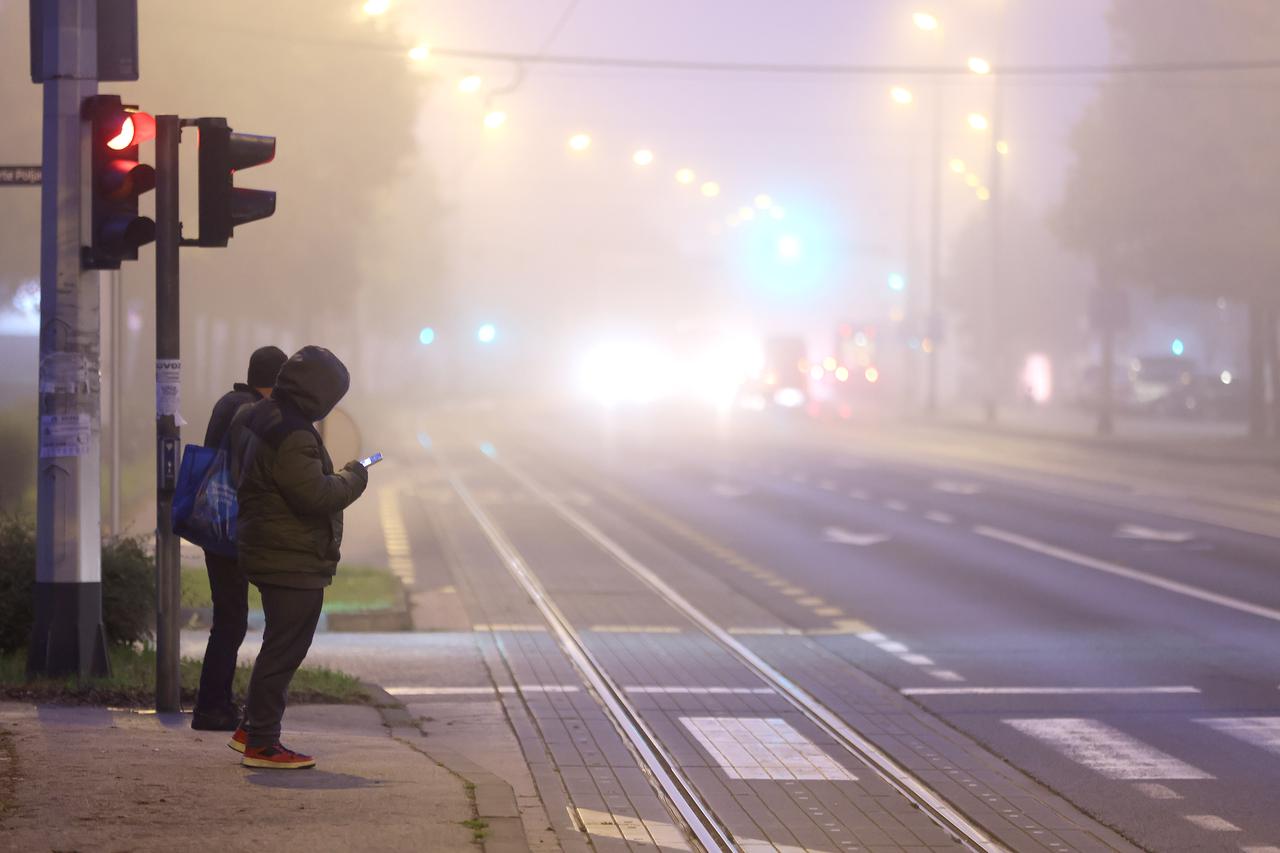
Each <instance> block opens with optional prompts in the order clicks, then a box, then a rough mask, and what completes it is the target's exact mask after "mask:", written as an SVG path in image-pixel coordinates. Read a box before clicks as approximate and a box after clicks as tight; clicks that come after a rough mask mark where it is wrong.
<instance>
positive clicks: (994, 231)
mask: <svg viewBox="0 0 1280 853" xmlns="http://www.w3.org/2000/svg"><path fill="white" fill-rule="evenodd" d="M1003 113H1004V86H1003V84H1002V78H1001V77H1000V76H999V75H996V79H995V97H994V105H993V109H992V112H991V151H990V153H989V155H988V157H989V161H988V162H989V169H990V171H991V185H990V187H988V189H989V191H990V193H991V198H990V204H991V209H990V210H989V211H988V212H987V213H988V217H987V224H988V228H989V231H988V234H987V236H988V246H989V251H990V257H991V278H990V280H989V281H988V282H987V288H986V291H987V299H986V302H987V310H986V311H985V312H984V313H985V314H986V317H987V323H986V326H987V328H986V333H985V335H984V337H985V338H986V339H987V343H986V347H985V349H986V370H985V371H984V372H985V373H986V375H987V381H986V383H985V388H986V400H985V401H984V403H985V405H984V406H983V408H984V410H985V414H986V420H987V423H989V424H994V423H995V422H996V418H997V417H998V414H999V408H998V407H999V405H1000V386H1001V377H1002V376H1004V375H1005V372H1004V358H1003V356H1004V349H1005V348H1004V347H1002V346H1001V340H1002V338H1001V334H1002V331H1001V329H1000V324H999V323H998V322H996V315H997V313H998V312H999V310H1000V292H1001V290H1002V287H1001V281H1000V273H1001V264H1000V252H1001V244H1000V230H1001V229H1000V225H1001V223H1000V184H1001V180H1000V179H1001V174H1000V172H1001V168H1002V166H1003V164H1004V155H1002V154H1001V153H1000V150H999V148H997V147H996V146H997V145H998V144H999V143H1000V140H1001V136H1000V128H1001V126H1002V118H1003Z"/></svg>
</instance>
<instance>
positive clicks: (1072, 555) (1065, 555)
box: [973, 525, 1280, 622]
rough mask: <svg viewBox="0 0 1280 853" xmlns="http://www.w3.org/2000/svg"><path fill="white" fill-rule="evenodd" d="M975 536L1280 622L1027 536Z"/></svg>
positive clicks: (987, 530) (1278, 613)
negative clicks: (996, 540)
mask: <svg viewBox="0 0 1280 853" xmlns="http://www.w3.org/2000/svg"><path fill="white" fill-rule="evenodd" d="M973 532H974V533H977V534H978V535H979V536H986V537H987V538H989V539H998V540H999V541H1001V542H1004V543H1006V544H1008V545H1016V546H1017V547H1019V548H1025V549H1026V550H1028V551H1035V552H1036V553H1037V554H1044V555H1045V556H1046V557H1054V558H1056V559H1059V560H1064V561H1065V562H1068V563H1075V564H1076V565H1077V566H1084V567H1085V568H1086V569H1094V570H1096V571H1099V572H1106V573H1108V574H1112V575H1117V576H1119V577H1122V578H1128V579H1129V580H1134V581H1137V582H1138V583H1145V584H1147V585H1149V586H1154V587H1158V588H1160V589H1163V590H1168V591H1169V592H1176V593H1178V594H1179V595H1186V596H1189V597H1191V598H1196V599H1199V600H1200V601H1207V602H1208V603H1210V604H1217V605H1219V606H1221V607H1228V608H1230V609H1232V610H1238V611H1240V612H1241V613H1249V614H1251V615H1253V616H1261V617H1262V618H1263V619H1270V620H1272V621H1273V622H1280V610H1276V609H1274V608H1271V607H1263V606H1262V605H1260V604H1251V603H1250V602H1248V601H1242V600H1240V599H1238V598H1232V597H1231V596H1229V595H1220V594H1218V593H1216V592H1210V591H1209V590H1207V589H1201V588H1200V587H1197V586H1192V585H1191V584H1186V583H1180V582H1179V581H1173V580H1169V579H1168V578H1162V577H1160V576H1159V575H1153V574H1149V573H1147V572H1143V571H1139V570H1138V569H1131V568H1129V567H1128V566H1122V565H1120V564H1119V563H1112V562H1109V561H1107V560H1099V559H1095V558H1094V557H1089V556H1086V555H1084V554H1080V553H1077V552H1075V551H1070V550H1068V549H1066V548H1059V547H1057V546H1056V545H1049V544H1048V543H1045V542H1040V541H1037V540H1035V539H1030V538H1028V537H1026V536H1019V535H1018V534H1017V533H1010V532H1008V531H1007V530H1000V529H998V528H995V527H987V526H985V525H979V526H977V527H975V528H973Z"/></svg>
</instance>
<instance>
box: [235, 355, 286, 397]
mask: <svg viewBox="0 0 1280 853" xmlns="http://www.w3.org/2000/svg"><path fill="white" fill-rule="evenodd" d="M288 360H289V356H287V355H285V354H284V350H282V349H280V347H258V348H257V349H256V350H254V351H253V355H251V356H249V380H248V382H247V383H246V384H248V386H249V387H250V388H270V387H271V386H272V385H275V384H276V374H277V373H279V372H280V368H281V367H283V366H284V363H285V362H286V361H288Z"/></svg>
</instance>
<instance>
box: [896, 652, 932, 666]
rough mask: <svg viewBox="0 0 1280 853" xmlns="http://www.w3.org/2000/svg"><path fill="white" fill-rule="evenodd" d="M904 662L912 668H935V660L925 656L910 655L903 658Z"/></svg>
mask: <svg viewBox="0 0 1280 853" xmlns="http://www.w3.org/2000/svg"><path fill="white" fill-rule="evenodd" d="M901 657H902V659H903V660H904V661H906V662H907V663H909V664H911V665H912V666H933V658H930V657H926V656H925V655H917V654H909V655H902V656H901Z"/></svg>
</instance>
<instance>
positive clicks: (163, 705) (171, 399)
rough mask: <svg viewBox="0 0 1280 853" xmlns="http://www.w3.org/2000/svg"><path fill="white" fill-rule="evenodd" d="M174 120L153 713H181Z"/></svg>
mask: <svg viewBox="0 0 1280 853" xmlns="http://www.w3.org/2000/svg"><path fill="white" fill-rule="evenodd" d="M181 135H182V127H181V123H180V120H179V118H178V117H177V116H174V115H165V116H156V710H157V711H178V710H181V689H180V687H181V685H180V683H179V680H178V642H179V638H178V624H179V623H178V607H179V590H180V587H179V582H180V575H179V551H178V537H177V536H176V535H174V532H173V527H172V525H171V523H170V520H169V514H170V510H171V509H172V507H173V490H174V486H176V485H177V480H178V447H179V440H180V438H181V434H180V431H179V428H178V402H179V391H180V384H179V380H180V377H181V366H182V363H181V361H180V360H179V358H180V356H179V346H178V344H179V337H178V334H179V328H178V318H179V312H178V249H179V246H180V243H181V239H182V234H181V230H182V226H181V224H180V223H179V222H178V147H179V143H180V141H181Z"/></svg>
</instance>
